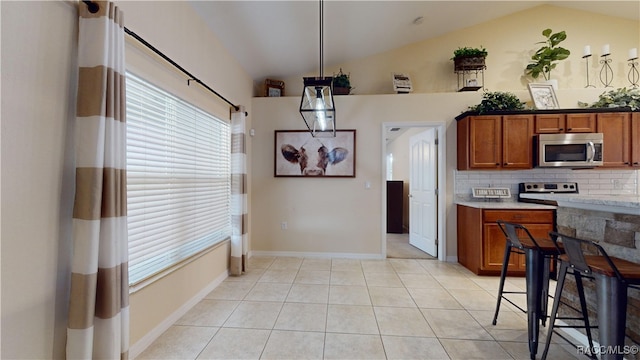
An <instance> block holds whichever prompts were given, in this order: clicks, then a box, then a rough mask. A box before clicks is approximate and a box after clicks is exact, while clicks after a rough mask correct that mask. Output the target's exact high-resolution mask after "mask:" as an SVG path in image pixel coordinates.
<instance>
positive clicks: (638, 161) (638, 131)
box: [631, 112, 640, 167]
mask: <svg viewBox="0 0 640 360" xmlns="http://www.w3.org/2000/svg"><path fill="white" fill-rule="evenodd" d="M631 166H634V167H640V113H637V112H634V113H633V114H632V115H631Z"/></svg>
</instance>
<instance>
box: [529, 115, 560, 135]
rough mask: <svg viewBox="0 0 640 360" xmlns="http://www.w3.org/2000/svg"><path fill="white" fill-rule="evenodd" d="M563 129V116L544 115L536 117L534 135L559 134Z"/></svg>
mask: <svg viewBox="0 0 640 360" xmlns="http://www.w3.org/2000/svg"><path fill="white" fill-rule="evenodd" d="M564 129H565V115H564V114H544V115H536V123H535V133H536V134H559V133H563V132H564Z"/></svg>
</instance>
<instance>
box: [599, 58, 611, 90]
mask: <svg viewBox="0 0 640 360" xmlns="http://www.w3.org/2000/svg"><path fill="white" fill-rule="evenodd" d="M609 55H611V54H604V55H601V56H600V57H601V58H603V59H602V60H600V64H602V68H601V69H600V82H601V83H602V84H603V85H604V87H606V88H607V87H612V86H611V82H612V81H613V69H612V68H611V65H609V64H611V61H612V60H611V59H609ZM609 76H611V78H609ZM603 77H604V80H603V79H602V78H603Z"/></svg>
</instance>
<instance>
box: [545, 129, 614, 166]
mask: <svg viewBox="0 0 640 360" xmlns="http://www.w3.org/2000/svg"><path fill="white" fill-rule="evenodd" d="M602 138H603V136H602V134H601V133H586V134H579V133H575V134H540V135H538V141H537V143H538V151H537V156H538V160H537V166H538V167H574V168H584V167H596V166H601V165H602V150H603V149H602V147H603V144H602Z"/></svg>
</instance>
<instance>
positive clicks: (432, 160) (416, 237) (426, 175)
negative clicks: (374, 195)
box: [409, 128, 438, 257]
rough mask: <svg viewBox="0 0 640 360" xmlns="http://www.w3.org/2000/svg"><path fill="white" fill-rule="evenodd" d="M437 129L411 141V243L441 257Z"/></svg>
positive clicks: (415, 136)
mask: <svg viewBox="0 0 640 360" xmlns="http://www.w3.org/2000/svg"><path fill="white" fill-rule="evenodd" d="M436 139H437V129H436V128H431V129H428V130H426V131H424V132H421V133H419V134H417V135H414V136H412V137H411V138H410V140H409V146H410V149H409V163H410V166H409V244H411V245H413V246H415V247H417V248H418V249H420V250H422V251H424V252H426V253H427V254H429V255H431V256H435V257H437V256H438V246H437V234H438V216H437V215H438V212H437V209H438V206H437V198H438V197H437V194H436V193H437V187H438V181H437V179H438V146H437V142H436Z"/></svg>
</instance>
